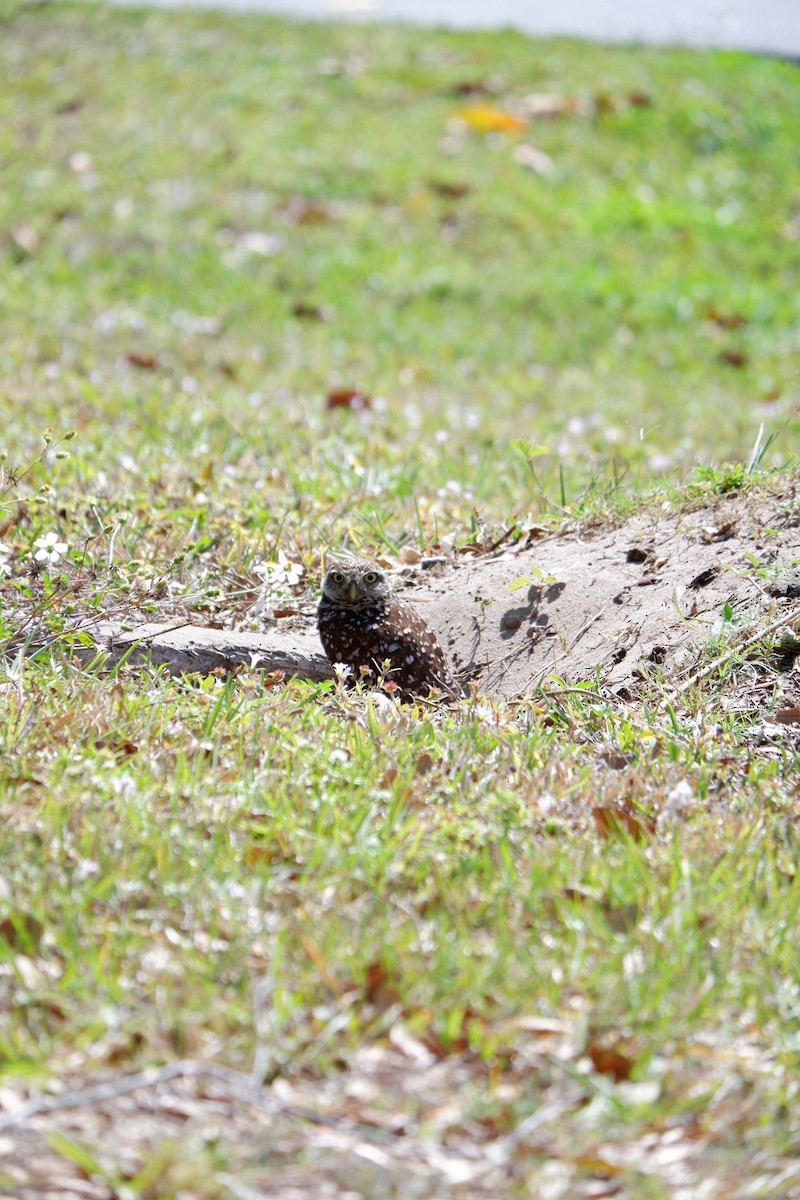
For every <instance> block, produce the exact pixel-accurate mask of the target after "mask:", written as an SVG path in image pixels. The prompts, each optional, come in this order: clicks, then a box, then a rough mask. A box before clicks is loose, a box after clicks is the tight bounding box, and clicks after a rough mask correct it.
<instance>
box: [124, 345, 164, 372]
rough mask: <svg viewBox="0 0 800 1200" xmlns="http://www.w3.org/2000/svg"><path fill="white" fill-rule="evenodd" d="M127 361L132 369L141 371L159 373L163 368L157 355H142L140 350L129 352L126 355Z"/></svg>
mask: <svg viewBox="0 0 800 1200" xmlns="http://www.w3.org/2000/svg"><path fill="white" fill-rule="evenodd" d="M125 361H126V362H128V363H130V365H131V366H132V367H138V368H139V370H140V371H157V370H158V368H159V367H160V366H161V364H160V362H159V361H158V357H157V356H156V355H155V354H140V353H139V352H138V350H131V351H129V353H128V354H126V355H125Z"/></svg>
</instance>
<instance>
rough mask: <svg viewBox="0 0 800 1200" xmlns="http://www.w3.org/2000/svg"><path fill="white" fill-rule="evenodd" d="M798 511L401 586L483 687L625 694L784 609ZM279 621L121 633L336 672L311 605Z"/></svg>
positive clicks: (583, 541)
mask: <svg viewBox="0 0 800 1200" xmlns="http://www.w3.org/2000/svg"><path fill="white" fill-rule="evenodd" d="M799 522H800V502H798V501H797V500H796V498H795V496H794V495H791V496H789V497H787V498H783V499H776V498H769V499H761V500H759V501H758V502H756V503H754V502H752V501H751V500H748V499H747V498H742V497H734V498H729V499H722V500H719V501H714V502H713V503H712V504H711V505H710V506H706V507H705V508H703V509H698V510H695V511H693V512H682V513H677V514H676V513H671V512H653V513H645V514H640V515H637V516H636V517H634V518H632V519H631V520H629V521H627V522H626V523H624V524H622V525H619V526H617V527H614V528H609V527H608V526H604V527H591V526H588V527H587V526H583V527H581V528H579V529H575V530H568V531H562V532H557V533H547V534H543V535H542V536H534V535H531V536H530V537H529V538H528V540H527V542H526V543H524V544H521V545H517V546H516V547H513V548H511V549H508V550H505V551H495V552H493V553H489V554H485V553H484V554H481V553H462V554H460V555H459V556H458V557H457V558H456V559H455V561H451V560H447V561H437V560H431V561H430V562H429V565H427V566H426V565H425V563H424V562H423V564H419V565H417V566H414V567H405V568H402V569H401V570H400V571H399V572H398V587H399V588H401V589H402V590H403V592H404V594H405V595H406V596H407V598H408V599H409V600H411V601H412V603H414V604H415V605H416V606H417V607H418V608H419V611H420V612H421V613H422V614H423V615H424V616H425V618H426V620H427V621H428V622H429V624H430V625H432V626H433V627H434V628H435V629H436V630H437V632H438V633H439V635H440V637H441V639H442V643H443V645H444V646H445V648H446V649H447V650H448V652H449V654H450V657H451V658H452V660H453V662H454V664H455V666H456V667H457V668H458V669H460V670H461V671H463V672H464V674H465V675H466V676H467V677H472V678H475V679H477V680H478V681H479V683H480V685H481V688H482V690H483V691H485V692H488V693H494V694H499V695H503V696H509V695H520V694H524V693H525V692H528V691H530V690H531V689H532V688H534V687H535V686H536V685H537V684H539V683H540V682H541V681H542V680H544V679H546V678H547V677H549V676H553V675H555V676H557V677H559V678H561V679H563V680H566V681H568V682H571V683H577V682H581V681H586V680H591V681H597V682H598V683H600V684H602V685H603V686H604V687H606V688H610V689H611V690H612V691H614V692H617V693H619V694H621V695H623V696H624V695H626V693H633V692H634V691H635V690H636V688H637V685H638V684H639V683H640V681H641V680H642V678H643V677H645V676H646V675H647V674H648V672H650V671H652V669H653V667H654V666H661V667H663V668H664V669H665V670H666V672H667V674H668V677H670V678H673V679H674V678H676V677H677V675H678V673H679V672H680V671H682V670H685V669H686V668H688V667H689V666H690V665H691V664H692V663H693V662H694V660H695V658H696V654H697V651H698V650H700V649H702V648H703V647H704V646H705V645H707V644H708V641H709V639H710V638H711V637H712V636H713V635H714V634H715V633H716V632H717V631H718V630H719V629H720V627H721V625H722V623H723V620H724V613H725V610H726V606H729V608H728V612H732V613H733V615H734V616H736V617H741V616H744V615H747V614H748V613H754V612H758V611H760V610H763V609H764V608H770V609H776V610H777V611H775V612H774V613H773V614H772V619H774V618H775V617H777V616H779V615H780V606H781V605H784V606H786V607H787V608H788V606H789V604H791V602H792V601H793V599H794V598H795V597H797V596H800V576H798V575H795V574H794V571H795V568H796V565H797V563H798V560H800V527H799V524H798V523H799ZM520 580H526V581H527V582H525V583H520V582H519V581H520ZM512 585H513V587H512ZM787 615H788V614H787ZM280 626H281V622H279V623H278V628H277V629H275V630H273V631H270V632H269V633H266V634H263V635H260V634H239V633H229V632H223V631H219V630H204V629H202V628H199V627H196V626H185V625H184V626H181V627H180V628H177V629H174V630H171V631H168V627H167V626H164V625H160V626H152V625H151V626H144V627H142V628H141V629H137V630H135V631H134V632H133V633H127V634H125V635H124V637H120V636H119V635H117V636H114V637H113V639H112V644H113V648H114V649H115V650H116V651H121V650H124V648H125V647H126V646H128V645H129V644H130V642H131V641H132V640H133V641H139V642H140V643H141V645H140V648H139V650H138V651H137V653H138V655H139V656H140V657H142V656H144V655H147V656H148V657H150V658H152V659H154V660H155V661H157V662H167V663H168V664H169V665H170V666H171V667H172V668H173V669H175V670H191V669H194V670H207V669H210V668H212V667H215V666H227V665H232V664H233V663H241V662H244V663H247V664H250V665H254V666H258V667H262V668H265V669H268V670H276V669H281V670H284V671H288V672H290V673H296V674H298V675H302V676H305V677H307V678H312V679H315V678H316V679H319V678H325V677H326V676H327V675H328V674H329V668H328V664H327V660H326V659H325V658H324V656H323V655H322V649H321V646H320V644H319V639H318V637H317V634H316V630H315V628H314V624H313V617H312V616H311V615H310V614H309V616H308V619H307V621H306V623H305V628H302V629H298V628H297V626H296V622H295V625H294V627H293V628H290V629H282V628H281V627H280ZM108 632H109V631H108V630H106V633H108Z"/></svg>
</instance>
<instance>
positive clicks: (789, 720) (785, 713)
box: [772, 708, 800, 725]
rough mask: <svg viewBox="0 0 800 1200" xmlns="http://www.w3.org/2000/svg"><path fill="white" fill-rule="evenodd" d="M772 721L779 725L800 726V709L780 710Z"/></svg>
mask: <svg viewBox="0 0 800 1200" xmlns="http://www.w3.org/2000/svg"><path fill="white" fill-rule="evenodd" d="M772 719H773V721H775V722H776V723H777V724H778V725H800V708H779V709H778V711H777V712H776V713H775V715H774V717H773V718H772Z"/></svg>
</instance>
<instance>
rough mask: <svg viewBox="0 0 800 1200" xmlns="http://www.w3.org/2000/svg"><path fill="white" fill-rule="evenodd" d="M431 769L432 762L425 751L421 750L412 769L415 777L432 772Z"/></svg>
mask: <svg viewBox="0 0 800 1200" xmlns="http://www.w3.org/2000/svg"><path fill="white" fill-rule="evenodd" d="M433 767H434V761H433V759H432V758H431V756H430V754H428V752H427V750H423V751H422V752H421V753H420V754H418V755H417V762H416V766H415V768H414V769H415V771H416V773H417V775H427V774H428V772H429V771H432V770H433Z"/></svg>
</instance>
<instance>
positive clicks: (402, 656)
mask: <svg viewBox="0 0 800 1200" xmlns="http://www.w3.org/2000/svg"><path fill="white" fill-rule="evenodd" d="M374 593H375V594H374ZM317 619H318V625H319V633H320V638H321V640H322V645H323V648H324V650H325V653H326V654H327V656H328V658H329V659H330V661H331V662H332V663H345V664H346V665H347V666H349V667H350V669H351V670H352V672H353V674H354V676H355V677H356V678H359V677H360V676H362V675H365V677H366V679H367V681H368V682H377V680H378V678H379V676H380V674H382V671H383V665H384V663H386V662H387V661H388V663H389V669H388V672H387V676H386V677H387V679H388V680H390V681H391V682H393V683H395V684H396V685H397V688H398V690H399V692H400V695H401V696H403V697H404V698H408V697H410V696H414V695H427V694H428V692H430V690H431V689H432V688H436V689H438V690H439V691H442V692H444V693H445V694H446V695H448V696H449V697H451V698H452V697H454V696H456V695H457V694H458V692H459V689H458V687H457V685H456V684H455V682H454V680H453V677H452V675H451V673H450V670H449V668H448V665H447V660H446V658H445V655H444V651H443V650H442V647H441V646H440V645H439V642H438V641H437V639H436V635H435V634H434V633H433V631H432V630H431V629H430V628H429V626H428V625H427V624H426V622H425V621H424V620H423V619H422V617H420V615H419V614H418V613H417V612H415V610H414V609H413V608H412V607H411V606H410V605H409V604H406V603H405V601H403V600H400V599H399V597H398V596H397V595H396V594H395V593H394V591H393V590H392V588H391V585H390V584H389V582H388V580H387V579H386V576H385V574H384V573H383V572H382V570H381V569H380V568H379V567H377V565H376V564H374V563H369V562H365V561H364V560H355V562H354V563H344V564H341V565H340V566H338V567H337V568H336V569H334V570H332V571H329V572H328V575H327V576H326V577H325V582H324V584H323V593H322V599H321V600H320V603H319V609H318V616H317ZM362 668H364V669H365V670H364V671H362Z"/></svg>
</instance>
